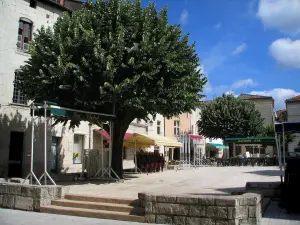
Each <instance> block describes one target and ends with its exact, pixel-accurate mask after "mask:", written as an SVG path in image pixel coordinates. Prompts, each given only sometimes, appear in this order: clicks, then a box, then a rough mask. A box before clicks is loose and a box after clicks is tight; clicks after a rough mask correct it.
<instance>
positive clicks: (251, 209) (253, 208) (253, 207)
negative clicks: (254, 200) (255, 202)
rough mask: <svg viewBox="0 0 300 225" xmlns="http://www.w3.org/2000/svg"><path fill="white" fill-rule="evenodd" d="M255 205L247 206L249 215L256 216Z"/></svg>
mask: <svg viewBox="0 0 300 225" xmlns="http://www.w3.org/2000/svg"><path fill="white" fill-rule="evenodd" d="M256 213H257V207H256V206H249V217H250V218H256Z"/></svg>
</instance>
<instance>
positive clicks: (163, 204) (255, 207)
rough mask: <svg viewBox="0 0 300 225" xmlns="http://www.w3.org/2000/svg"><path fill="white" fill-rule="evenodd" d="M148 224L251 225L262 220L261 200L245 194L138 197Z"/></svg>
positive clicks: (143, 195) (256, 196)
mask: <svg viewBox="0 0 300 225" xmlns="http://www.w3.org/2000/svg"><path fill="white" fill-rule="evenodd" d="M139 199H140V202H141V205H142V206H143V207H145V212H146V214H145V218H146V221H147V222H148V223H158V224H178V225H194V224H201V225H243V224H245V225H246V224H247V225H251V224H259V223H260V221H261V218H262V210H261V205H262V197H261V195H260V194H255V193H246V194H243V195H235V196H205V195H202V196H201V195H199V196H163V195H151V194H144V193H141V194H139Z"/></svg>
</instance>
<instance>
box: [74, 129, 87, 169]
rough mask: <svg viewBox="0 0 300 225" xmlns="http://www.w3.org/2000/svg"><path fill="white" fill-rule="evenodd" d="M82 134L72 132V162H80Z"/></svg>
mask: <svg viewBox="0 0 300 225" xmlns="http://www.w3.org/2000/svg"><path fill="white" fill-rule="evenodd" d="M83 141H84V135H80V134H74V145H73V164H81V163H82V157H83V155H82V153H83Z"/></svg>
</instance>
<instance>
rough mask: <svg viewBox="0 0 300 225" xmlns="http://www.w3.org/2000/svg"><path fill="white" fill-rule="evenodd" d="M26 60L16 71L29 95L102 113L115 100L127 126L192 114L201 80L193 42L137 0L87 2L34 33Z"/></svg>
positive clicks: (203, 80)
mask: <svg viewBox="0 0 300 225" xmlns="http://www.w3.org/2000/svg"><path fill="white" fill-rule="evenodd" d="M30 55H31V56H30V58H29V60H28V61H27V62H26V64H25V65H24V66H22V67H21V68H20V69H19V70H18V72H19V73H20V75H21V76H22V77H23V82H24V84H23V90H24V93H25V94H26V96H27V98H29V99H32V100H35V101H36V102H41V101H44V100H48V101H53V102H56V103H58V104H59V105H62V106H66V107H71V108H78V109H84V110H88V111H94V112H102V113H112V111H113V103H115V106H116V108H115V109H116V115H117V118H118V119H120V120H123V121H126V123H128V124H129V123H130V122H131V121H132V120H133V119H134V118H141V119H143V118H147V115H149V114H152V115H155V114H156V113H160V114H162V115H164V116H166V117H171V116H174V115H178V114H180V113H182V112H186V111H190V110H191V109H194V108H195V107H196V106H197V105H198V103H199V101H200V98H201V97H202V95H201V92H202V89H203V86H204V85H205V83H206V78H204V76H203V74H201V71H200V70H198V69H197V68H199V64H198V62H199V58H198V56H197V54H196V52H195V43H193V44H191V45H190V44H189V40H188V35H184V36H183V34H182V31H181V29H180V27H179V26H178V25H170V24H169V23H168V20H167V9H166V8H163V9H161V10H160V11H159V12H157V10H156V8H155V5H154V3H150V4H149V5H148V6H147V7H146V8H142V5H141V0H137V1H135V3H132V1H129V0H110V1H105V0H98V1H96V2H92V1H89V2H88V3H86V4H85V7H84V8H83V9H82V10H80V11H77V12H74V13H72V14H71V15H70V14H69V13H65V14H64V15H63V16H62V17H60V18H59V19H58V20H57V22H56V23H55V25H54V30H53V31H51V30H50V29H45V28H41V29H40V30H38V31H37V34H36V35H35V38H34V41H33V42H32V43H31V48H30ZM81 119H83V118H77V119H76V120H74V121H75V123H78V121H80V120H81ZM62 120H63V118H60V122H62ZM92 122H95V121H92Z"/></svg>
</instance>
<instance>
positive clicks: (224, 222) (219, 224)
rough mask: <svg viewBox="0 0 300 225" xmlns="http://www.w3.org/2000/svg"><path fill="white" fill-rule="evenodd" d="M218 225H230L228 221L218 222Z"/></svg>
mask: <svg viewBox="0 0 300 225" xmlns="http://www.w3.org/2000/svg"><path fill="white" fill-rule="evenodd" d="M216 225H228V220H217V221H216Z"/></svg>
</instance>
